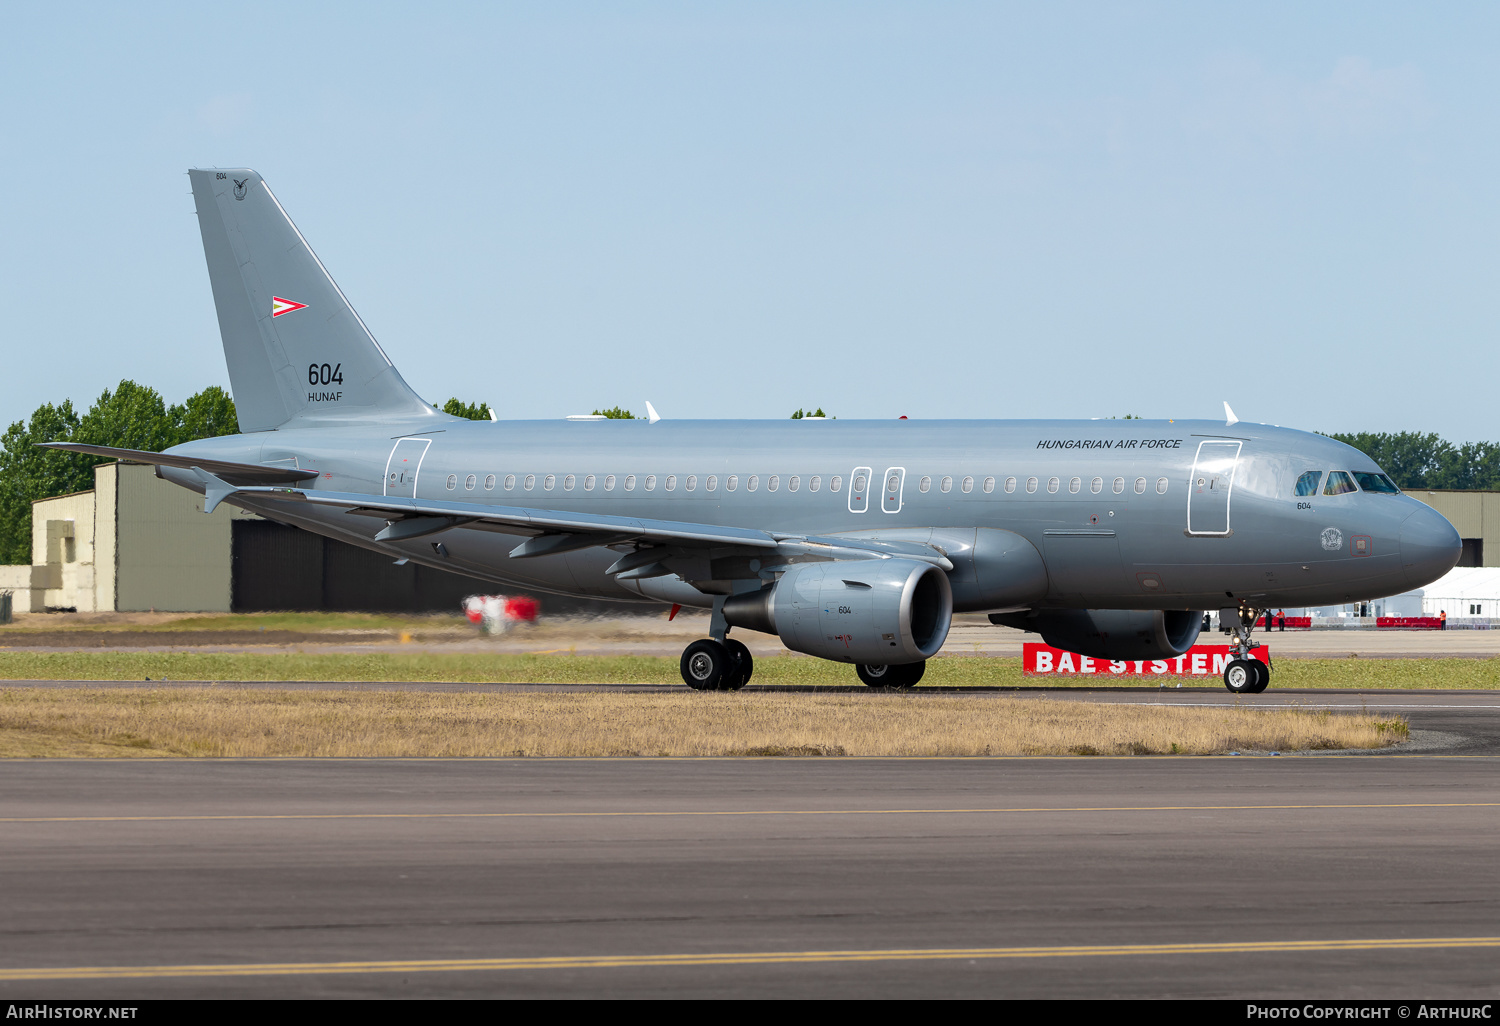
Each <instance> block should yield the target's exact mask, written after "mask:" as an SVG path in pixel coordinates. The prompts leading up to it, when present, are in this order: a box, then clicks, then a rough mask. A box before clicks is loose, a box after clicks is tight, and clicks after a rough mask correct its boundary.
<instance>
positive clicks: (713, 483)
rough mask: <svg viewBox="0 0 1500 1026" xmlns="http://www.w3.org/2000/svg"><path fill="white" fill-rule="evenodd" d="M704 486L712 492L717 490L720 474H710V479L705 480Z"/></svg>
mask: <svg viewBox="0 0 1500 1026" xmlns="http://www.w3.org/2000/svg"><path fill="white" fill-rule="evenodd" d="M703 487H704V488H705V489H707V490H708V491H710V492H713V491H717V490H718V488H719V478H718V475H716V474H709V475H708V479H707V480H705V481H704V482H703Z"/></svg>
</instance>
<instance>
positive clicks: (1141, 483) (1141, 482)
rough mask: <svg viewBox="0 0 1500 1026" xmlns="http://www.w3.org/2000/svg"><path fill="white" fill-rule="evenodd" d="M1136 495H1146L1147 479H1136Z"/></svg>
mask: <svg viewBox="0 0 1500 1026" xmlns="http://www.w3.org/2000/svg"><path fill="white" fill-rule="evenodd" d="M1135 494H1137V495H1145V494H1146V479H1145V478H1144V477H1138V478H1136V479H1135Z"/></svg>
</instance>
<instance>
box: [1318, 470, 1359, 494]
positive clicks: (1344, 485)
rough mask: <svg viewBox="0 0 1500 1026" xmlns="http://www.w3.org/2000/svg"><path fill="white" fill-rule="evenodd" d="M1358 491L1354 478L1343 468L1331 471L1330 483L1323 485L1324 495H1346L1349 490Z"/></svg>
mask: <svg viewBox="0 0 1500 1026" xmlns="http://www.w3.org/2000/svg"><path fill="white" fill-rule="evenodd" d="M1353 491H1358V489H1357V488H1355V487H1354V479H1353V478H1351V477H1350V476H1349V475H1348V474H1346V473H1344V472H1343V471H1342V470H1335V471H1332V472H1330V473H1329V475H1328V483H1327V484H1326V485H1324V486H1323V494H1324V495H1346V494H1348V493H1349V492H1353Z"/></svg>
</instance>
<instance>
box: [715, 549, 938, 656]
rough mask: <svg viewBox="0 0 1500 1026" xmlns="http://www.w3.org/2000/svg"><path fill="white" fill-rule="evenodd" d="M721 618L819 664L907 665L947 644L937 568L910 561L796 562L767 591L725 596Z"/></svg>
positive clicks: (931, 654)
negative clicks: (818, 659) (816, 658)
mask: <svg viewBox="0 0 1500 1026" xmlns="http://www.w3.org/2000/svg"><path fill="white" fill-rule="evenodd" d="M724 619H726V620H728V621H729V624H730V626H732V627H744V628H747V629H749V630H752V631H762V632H764V633H766V634H775V635H778V636H779V637H780V638H781V641H782V644H784V645H786V647H787V648H789V649H791V650H792V651H794V652H805V653H806V654H808V655H815V656H821V657H822V658H824V659H836V660H838V661H840V662H845V663H867V664H870V665H872V666H886V665H892V664H901V663H915V662H920V661H921V660H923V659H929V658H931V657H932V656H934V655H936V654H937V651H938V649H940V648H942V647H943V642H944V641H946V640H947V638H948V627H949V625H950V624H951V623H952V622H953V590H952V588H951V587H950V586H949V584H948V576H947V575H946V574H945V573H943V571H942V570H940V569H938V568H937V567H935V566H933V565H932V564H931V563H923V562H919V561H917V560H913V559H867V560H855V561H840V562H830V563H799V564H796V565H794V566H792V567H790V568H789V569H788V570H787V571H786V572H785V573H784V574H782V575H781V579H780V580H778V581H777V582H776V583H775V584H773V585H772V586H770V587H768V588H762V589H761V590H760V591H758V592H752V593H749V594H742V595H733V596H731V597H730V598H729V599H728V600H726V601H725V603H724Z"/></svg>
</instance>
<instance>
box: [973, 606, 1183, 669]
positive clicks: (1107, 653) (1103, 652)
mask: <svg viewBox="0 0 1500 1026" xmlns="http://www.w3.org/2000/svg"><path fill="white" fill-rule="evenodd" d="M990 622H991V623H998V624H1003V625H1004V626H1006V627H1019V628H1020V629H1021V630H1023V631H1035V632H1036V633H1037V634H1040V635H1041V636H1042V640H1043V641H1045V642H1046V643H1047V644H1049V645H1051V646H1052V647H1053V648H1061V649H1065V650H1066V651H1069V652H1076V653H1078V654H1079V655H1086V656H1093V657H1094V658H1095V659H1166V658H1168V657H1169V656H1179V655H1182V653H1184V652H1186V651H1187V650H1188V649H1190V648H1192V647H1193V642H1195V641H1197V640H1198V631H1199V630H1200V629H1202V627H1203V614H1202V613H1195V612H1192V611H1191V610H1184V609H1044V610H1042V611H1041V612H1039V613H1037V614H1036V615H1034V616H1032V615H1027V614H1025V613H991V614H990Z"/></svg>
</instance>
